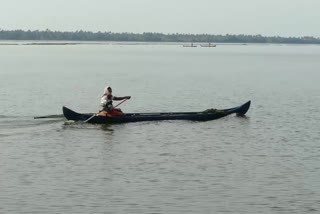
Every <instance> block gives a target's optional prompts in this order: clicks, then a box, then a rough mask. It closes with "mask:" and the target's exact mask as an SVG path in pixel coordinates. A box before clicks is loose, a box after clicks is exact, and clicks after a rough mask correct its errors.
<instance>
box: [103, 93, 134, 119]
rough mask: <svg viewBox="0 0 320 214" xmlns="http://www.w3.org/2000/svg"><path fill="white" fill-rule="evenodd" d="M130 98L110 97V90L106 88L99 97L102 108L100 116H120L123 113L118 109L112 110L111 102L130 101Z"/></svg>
mask: <svg viewBox="0 0 320 214" xmlns="http://www.w3.org/2000/svg"><path fill="white" fill-rule="evenodd" d="M130 98H131V96H125V97H116V96H113V95H112V88H111V87H106V88H105V89H104V94H103V96H102V97H101V101H100V106H101V107H102V110H101V111H100V115H104V116H108V117H112V116H122V115H124V113H123V112H122V111H121V109H119V108H117V109H116V108H114V107H113V105H112V101H113V100H117V101H119V100H125V99H130Z"/></svg>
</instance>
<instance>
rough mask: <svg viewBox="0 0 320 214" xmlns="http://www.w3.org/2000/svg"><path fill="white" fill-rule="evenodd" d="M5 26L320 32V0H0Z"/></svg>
mask: <svg viewBox="0 0 320 214" xmlns="http://www.w3.org/2000/svg"><path fill="white" fill-rule="evenodd" d="M0 28H1V29H8V30H12V29H24V30H27V29H31V30H36V29H39V30H45V29H47V28H49V29H51V30H62V31H75V30H80V29H82V30H90V31H113V32H134V33H141V32H163V33H208V34H226V33H229V34H262V35H280V36H305V35H306V36H316V37H320V0H112V1H111V0H90V1H89V0H0Z"/></svg>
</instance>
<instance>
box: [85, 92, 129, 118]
mask: <svg viewBox="0 0 320 214" xmlns="http://www.w3.org/2000/svg"><path fill="white" fill-rule="evenodd" d="M127 100H128V98H126V99H124V100H123V101H122V102H120V103H119V104H118V105H116V106H114V107H112V109H111V110H113V109H115V108H116V107H118V106H119V105H121V104H122V103H124V102H125V101H127ZM97 115H98V114H94V115H92V116H91V117H89V118H88V119H87V120H85V121H84V122H85V123H86V122H88V121H89V120H91V119H92V118H94V117H95V116H97Z"/></svg>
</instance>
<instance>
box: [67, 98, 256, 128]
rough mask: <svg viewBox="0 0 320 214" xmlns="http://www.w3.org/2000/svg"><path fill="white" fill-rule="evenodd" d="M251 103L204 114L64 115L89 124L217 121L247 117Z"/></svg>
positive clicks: (209, 110)
mask: <svg viewBox="0 0 320 214" xmlns="http://www.w3.org/2000/svg"><path fill="white" fill-rule="evenodd" d="M250 104H251V101H248V102H246V103H245V104H243V105H241V106H238V107H235V108H229V109H221V110H217V109H208V110H206V111H202V112H163V113H126V114H125V115H124V116H117V117H105V116H100V115H96V114H80V113H77V112H74V111H72V110H70V109H68V108H67V107H63V108H62V110H63V115H64V116H65V118H67V119H68V120H74V121H84V122H88V123H98V124H109V123H128V122H140V121H159V120H192V121H208V120H216V119H219V118H221V117H225V116H227V115H230V114H234V113H235V114H237V115H239V116H242V115H245V113H247V111H248V110H249V108H250Z"/></svg>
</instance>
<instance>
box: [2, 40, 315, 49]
mask: <svg viewBox="0 0 320 214" xmlns="http://www.w3.org/2000/svg"><path fill="white" fill-rule="evenodd" d="M185 44H189V43H186V42H134V41H133V42H131V41H126V42H121V41H120V42H119V41H63V42H59V41H55V40H51V41H48V40H46V41H41V40H40V41H39V40H28V41H26V40H0V46H69V45H70V46H74V45H105V46H140V45H147V46H152V45H155V46H160V45H167V46H181V47H183V46H185ZM193 44H194V45H195V46H198V47H199V48H200V47H201V45H203V44H208V43H205V42H196V43H193ZM214 44H215V45H217V47H218V46H229V45H237V46H246V45H261V46H268V45H295V46H302V45H320V44H297V43H294V44H292V43H214ZM206 47H207V46H203V48H206ZM212 48H214V47H212Z"/></svg>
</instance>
